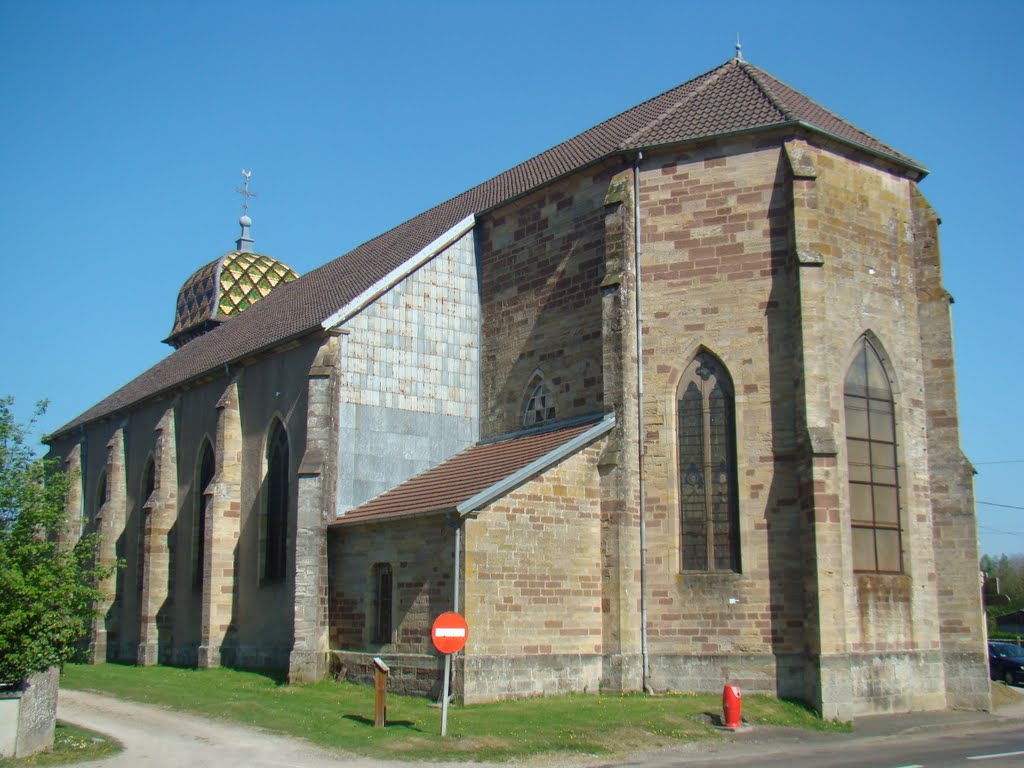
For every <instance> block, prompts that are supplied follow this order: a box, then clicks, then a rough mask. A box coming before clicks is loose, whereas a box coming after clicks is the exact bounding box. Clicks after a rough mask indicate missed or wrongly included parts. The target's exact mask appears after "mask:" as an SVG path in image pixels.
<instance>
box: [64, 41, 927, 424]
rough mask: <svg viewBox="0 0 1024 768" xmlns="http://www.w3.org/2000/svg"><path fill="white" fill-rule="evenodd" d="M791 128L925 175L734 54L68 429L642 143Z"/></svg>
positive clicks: (327, 308)
mask: <svg viewBox="0 0 1024 768" xmlns="http://www.w3.org/2000/svg"><path fill="white" fill-rule="evenodd" d="M785 126H793V127H794V128H796V127H802V128H805V129H808V130H811V131H815V132H819V133H824V134H827V135H829V136H832V137H834V138H836V139H838V140H840V141H842V142H845V143H848V144H851V145H854V146H857V147H859V148H861V149H863V150H866V151H867V152H869V153H872V154H874V155H877V156H881V157H884V158H887V159H889V160H891V161H892V162H894V163H896V164H898V165H901V166H903V167H906V168H908V169H910V170H912V171H913V172H915V173H918V174H923V173H924V169H923V168H922V167H921V166H920V165H918V164H917V163H915V162H914V161H913V160H911V159H910V158H908V157H907V156H906V155H903V154H900V153H899V152H897V151H896V150H894V149H893V148H891V147H889V146H888V145H886V144H883V143H882V142H881V141H879V140H878V139H876V138H874V137H873V136H870V135H869V134H867V133H865V132H864V131H862V130H860V129H859V128H857V127H855V126H854V125H852V124H851V123H849V122H847V121H845V120H843V119H842V118H840V117H837V116H836V115H833V114H832V113H831V112H829V111H828V110H826V109H825V108H824V107H822V106H821V105H819V104H817V103H816V102H814V101H812V100H811V99H809V98H807V97H806V96H804V95H803V94H801V93H799V92H798V91H795V90H793V89H792V88H790V87H789V86H787V85H785V84H784V83H782V82H780V81H779V80H776V79H775V78H774V77H772V76H771V75H769V74H768V73H766V72H764V71H763V70H760V69H758V68H757V67H755V66H753V65H751V64H748V63H747V62H745V61H741V60H738V59H732V60H730V61H728V62H726V63H725V64H722V65H721V66H719V67H716V68H715V69H713V70H711V71H710V72H706V73H705V74H703V75H700V76H699V77H696V78H694V79H693V80H690V81H689V82H686V83H684V84H682V85H680V86H677V87H676V88H673V89H672V90H669V91H666V92H665V93H663V94H661V95H660V96H655V97H654V98H653V99H650V100H648V101H645V102H644V103H642V104H639V105H638V106H635V107H633V108H632V109H628V110H626V111H625V112H623V113H621V114H619V115H616V116H615V117H613V118H611V119H609V120H606V121H604V122H603V123H601V124H599V125H597V126H595V127H593V128H590V129H589V130H586V131H584V132H583V133H581V134H579V135H578V136H575V137H573V138H571V139H569V140H567V141H564V142H562V143H561V144H558V145H557V146H555V147H552V148H551V149H549V150H547V151H545V152H542V153H541V154H539V155H537V156H536V157H533V158H531V159H529V160H527V161H526V162H524V163H521V164H519V165H517V166H515V167H514V168H511V169H510V170H508V171H505V172H504V173H501V174H498V175H497V176H495V177H494V178H492V179H490V180H488V181H485V182H484V183H483V184H480V185H478V186H476V187H473V188H472V189H470V190H468V191H466V192H463V193H462V194H461V195H458V196H457V197H454V198H452V199H450V200H448V201H446V202H444V203H441V204H440V205H438V206H435V207H434V208H431V209H430V210H428V211H426V212H424V213H422V214H420V215H419V216H417V217H415V218H413V219H410V220H409V221H406V222H404V223H402V224H400V225H398V226H397V227H395V228H394V229H392V230H390V231H388V232H385V233H384V234H382V235H380V236H378V237H376V238H374V239H373V240H370V241H368V242H366V243H364V244H363V245H361V246H359V247H357V248H356V249H354V250H353V251H350V252H349V253H347V254H345V255H343V256H340V257H338V258H336V259H334V260H333V261H330V262H328V263H327V264H325V265H324V266H322V267H320V268H319V269H316V270H313V271H312V272H309V273H307V274H306V275H304V276H303V277H301V278H299V279H298V280H295V281H293V282H291V283H288V284H286V285H281V286H279V287H278V288H277V289H275V290H274V291H273V292H272V293H271V294H270V295H269V296H267V297H266V298H265V299H263V300H262V301H260V302H259V303H257V304H255V305H253V306H252V307H250V308H249V309H248V310H247V311H246V312H245V313H244V314H242V315H239V316H238V317H237V318H234V319H232V320H231V321H230V322H226V323H224V324H223V325H221V326H220V327H219V328H216V329H215V330H212V331H210V332H209V333H206V334H205V335H203V336H201V337H199V338H197V339H195V340H193V341H191V342H189V343H188V344H186V345H185V346H184V347H182V348H181V349H179V350H177V351H175V352H174V353H173V354H171V355H169V356H168V357H166V358H165V359H163V360H161V361H160V362H159V363H157V364H156V365H155V366H153V367H152V368H150V369H149V370H148V371H146V372H145V373H143V374H142V375H141V376H139V377H138V378H136V379H133V380H132V381H130V382H128V383H127V384H125V385H124V386H123V387H121V388H120V389H119V390H117V391H116V392H114V393H113V394H112V395H110V396H109V397H107V398H106V399H105V400H103V401H101V402H100V403H98V404H97V405H95V406H93V407H92V408H90V409H89V410H87V411H86V412H85V413H83V414H81V415H80V416H79V417H78V418H76V419H74V420H73V421H71V422H69V423H68V424H66V425H65V426H63V427H61V428H60V429H59V430H57V432H56V433H54V434H55V436H59V435H61V434H63V433H66V432H68V431H70V430H72V429H74V428H76V427H78V426H81V425H83V424H85V423H87V422H89V421H93V420H95V419H99V418H103V417H105V416H110V415H112V414H114V413H116V412H117V411H119V410H122V409H124V408H127V407H129V406H132V405H134V404H135V403H137V402H140V401H142V400H145V399H147V398H150V397H154V396H156V395H159V394H161V393H163V392H167V391H169V390H171V389H173V388H175V387H177V386H180V385H182V384H185V383H187V382H189V381H190V380H192V379H195V378H198V377H200V376H203V375H204V374H207V373H209V372H211V371H214V370H217V369H220V368H223V366H225V365H229V364H233V363H236V362H238V361H241V360H244V359H245V358H247V357H249V356H251V355H253V354H255V353H257V352H260V351H262V350H266V349H269V348H273V347H275V346H277V345H279V344H282V343H284V342H286V341H289V340H292V339H295V338H297V337H299V336H303V335H306V334H308V333H311V332H313V331H315V330H318V329H319V327H320V324H321V323H322V322H323V321H324V320H325V319H326V318H328V317H330V316H331V315H332V314H333V313H335V312H336V311H337V310H338V309H339V308H341V307H343V306H345V305H347V304H349V302H351V301H352V300H353V299H354V298H356V297H357V296H359V295H360V294H362V293H363V292H364V291H366V290H367V289H368V288H369V287H370V286H372V285H374V284H375V283H376V282H378V281H379V280H381V279H382V278H383V277H384V276H385V275H387V274H389V273H390V272H392V271H393V270H395V269H397V268H398V267H400V266H401V265H402V264H403V263H404V262H405V261H406V260H407V259H409V258H410V257H411V256H412V255H414V254H416V253H417V252H419V251H420V250H421V249H423V248H424V247H425V246H426V245H427V244H428V243H430V242H431V241H433V240H434V239H435V238H437V237H438V236H439V235H441V234H442V233H444V232H446V231H447V230H449V229H450V228H452V227H453V226H455V225H456V224H457V223H458V222H460V221H462V220H464V219H465V218H466V217H467V216H470V215H471V214H478V213H481V212H484V211H488V210H490V209H492V208H495V207H497V206H499V205H501V204H502V203H504V202H507V201H509V200H512V199H514V198H516V197H519V196H521V195H524V194H526V193H528V192H530V191H531V190H533V189H536V188H537V187H540V186H542V185H544V184H547V183H549V182H551V181H553V180H555V179H557V178H559V177H560V176H563V175H565V174H567V173H571V172H573V171H577V170H580V169H582V168H584V167H586V166H589V165H592V164H594V163H596V162H598V161H600V160H602V159H605V158H608V157H612V156H615V155H618V154H623V153H632V152H633V151H635V150H638V149H646V148H650V147H656V146H663V145H667V144H677V143H684V142H691V141H694V140H697V139H705V138H710V137H713V136H720V135H723V134H731V133H741V132H751V131H758V130H764V129H769V128H773V127H785Z"/></svg>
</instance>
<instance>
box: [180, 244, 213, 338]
mask: <svg viewBox="0 0 1024 768" xmlns="http://www.w3.org/2000/svg"><path fill="white" fill-rule="evenodd" d="M219 264H220V259H216V260H214V261H211V262H210V263H209V264H207V265H205V266H203V267H200V268H199V269H197V270H196V271H195V272H194V273H193V274H192V276H191V277H190V278H189V279H188V280H186V281H185V284H184V285H183V286H181V290H180V291H179V292H178V303H177V305H176V307H175V310H174V328H173V330H172V331H171V333H172V334H175V333H178V332H179V331H182V330H184V329H185V328H189V327H191V326H193V325H195V324H196V323H201V322H203V321H204V320H207V319H209V317H210V315H211V314H212V310H213V309H214V307H215V306H216V302H217V266H218V265H219Z"/></svg>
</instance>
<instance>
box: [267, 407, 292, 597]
mask: <svg viewBox="0 0 1024 768" xmlns="http://www.w3.org/2000/svg"><path fill="white" fill-rule="evenodd" d="M287 541H288V434H287V433H286V432H285V431H284V425H282V424H281V422H280V421H276V420H275V422H274V426H273V428H272V429H271V430H270V440H269V441H268V442H267V507H266V527H265V538H264V542H263V578H264V579H265V580H267V581H276V580H279V579H283V578H284V574H285V556H286V552H287V548H286V544H287Z"/></svg>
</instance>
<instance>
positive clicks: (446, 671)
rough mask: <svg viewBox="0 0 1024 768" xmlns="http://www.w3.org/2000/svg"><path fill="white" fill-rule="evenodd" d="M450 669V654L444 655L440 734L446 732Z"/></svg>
mask: <svg viewBox="0 0 1024 768" xmlns="http://www.w3.org/2000/svg"><path fill="white" fill-rule="evenodd" d="M451 671H452V655H451V654H450V653H446V654H445V655H444V691H443V692H442V693H441V735H442V736H444V735H445V734H446V733H447V732H448V676H449V675H450V674H451Z"/></svg>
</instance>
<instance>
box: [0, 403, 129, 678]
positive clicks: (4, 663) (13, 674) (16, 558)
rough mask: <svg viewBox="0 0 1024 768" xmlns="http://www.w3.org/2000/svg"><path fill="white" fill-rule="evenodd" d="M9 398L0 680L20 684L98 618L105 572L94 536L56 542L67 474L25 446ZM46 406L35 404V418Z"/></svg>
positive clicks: (69, 650) (2, 422) (0, 482)
mask: <svg viewBox="0 0 1024 768" xmlns="http://www.w3.org/2000/svg"><path fill="white" fill-rule="evenodd" d="M13 404H14V401H13V400H12V399H11V398H9V397H6V398H0V682H6V683H18V682H20V681H21V680H23V679H25V678H26V677H28V676H29V675H31V674H32V673H34V672H42V671H44V670H46V669H49V668H50V667H53V666H60V665H62V664H63V663H64V662H65V661H67V660H68V659H70V658H71V657H72V655H73V654H74V653H75V651H76V647H77V643H78V641H79V640H80V639H81V638H82V637H83V636H84V635H85V634H86V632H87V631H88V629H89V625H90V622H91V621H92V620H93V618H94V617H95V616H96V615H97V614H96V611H95V610H94V608H93V605H94V603H95V601H96V600H98V599H99V598H100V597H101V593H100V590H99V589H98V586H97V585H98V584H99V582H100V580H101V579H102V578H105V577H106V576H108V575H109V573H110V569H103V568H100V567H98V566H97V565H95V564H94V561H95V553H96V548H97V544H98V537H97V536H96V535H95V534H93V535H90V536H84V537H82V538H81V539H80V540H79V542H78V543H77V545H76V546H75V547H74V548H73V549H71V548H68V547H66V546H64V545H62V544H60V543H58V535H59V534H60V533H61V532H62V531H63V529H64V527H65V526H66V525H67V520H66V510H65V505H66V501H67V493H68V487H69V482H70V479H69V478H68V476H67V474H66V473H64V472H60V471H57V467H56V466H55V464H56V462H54V461H49V460H46V459H41V458H37V457H36V456H35V455H34V454H33V451H32V449H31V448H30V447H29V446H28V445H27V434H28V429H29V427H31V426H32V424H33V422H29V424H28V425H27V426H26V425H22V424H19V423H18V422H16V421H15V419H14V415H13V412H12V408H13ZM44 410H45V403H41V404H40V405H39V406H38V407H37V410H36V415H37V416H39V415H41V414H42V413H43V412H44Z"/></svg>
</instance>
